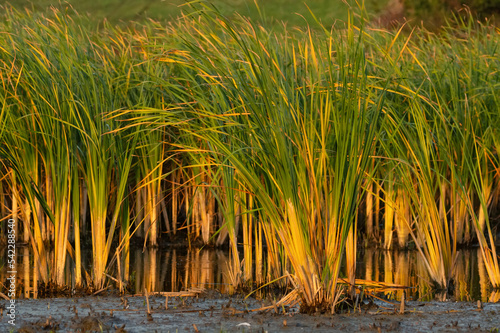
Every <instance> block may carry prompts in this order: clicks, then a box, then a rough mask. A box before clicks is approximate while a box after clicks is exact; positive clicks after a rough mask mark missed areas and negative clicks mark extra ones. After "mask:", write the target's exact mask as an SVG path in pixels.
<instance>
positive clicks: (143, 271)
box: [0, 247, 500, 302]
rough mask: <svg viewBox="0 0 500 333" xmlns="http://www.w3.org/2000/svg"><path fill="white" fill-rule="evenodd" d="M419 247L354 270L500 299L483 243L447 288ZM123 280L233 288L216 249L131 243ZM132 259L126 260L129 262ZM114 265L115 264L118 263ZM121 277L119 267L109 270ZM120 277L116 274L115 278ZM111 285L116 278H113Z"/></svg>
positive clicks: (448, 296)
mask: <svg viewBox="0 0 500 333" xmlns="http://www.w3.org/2000/svg"><path fill="white" fill-rule="evenodd" d="M83 256H84V258H86V260H85V262H86V263H87V265H86V267H85V269H86V271H87V272H90V269H91V267H90V262H91V251H85V252H84V253H83ZM5 258H6V250H5V249H0V268H1V267H5V265H6V262H5ZM418 259H419V258H418V253H417V252H416V251H383V250H376V249H364V250H363V251H361V252H360V253H359V254H358V263H357V271H356V275H357V277H358V278H360V279H364V280H369V281H381V282H385V283H390V284H398V285H404V286H407V287H409V288H408V289H406V290H405V291H403V290H399V291H388V292H386V293H382V295H381V296H383V297H386V298H388V299H396V300H398V299H400V298H401V296H402V293H403V292H405V293H406V294H405V297H406V299H413V300H420V301H430V300H436V301H450V300H452V301H476V300H481V301H483V302H498V301H499V300H500V293H499V292H498V291H494V290H493V288H492V287H491V284H490V282H489V280H488V276H487V272H486V268H485V266H484V263H483V260H482V257H481V254H480V252H479V249H471V250H461V251H459V252H458V257H457V262H456V270H455V274H454V277H453V280H452V283H451V285H450V288H449V290H448V291H436V290H435V289H434V288H433V285H432V283H431V281H430V279H429V278H428V276H427V272H426V269H425V267H424V265H423V263H422V262H421V261H420V260H418ZM67 261H68V262H67V265H66V267H67V268H66V271H65V281H66V284H67V285H68V286H72V287H74V284H75V283H74V281H75V279H74V276H73V272H74V262H73V261H72V260H71V258H68V259H67ZM121 261H122V262H123V268H122V270H123V271H122V276H123V279H122V282H123V283H122V285H123V287H124V288H125V290H126V291H127V292H129V293H141V292H142V291H143V290H144V289H147V290H148V292H162V291H166V292H169V291H172V292H175V291H182V290H188V289H192V288H208V289H216V290H218V291H220V292H222V293H228V292H230V291H231V290H230V285H231V284H230V281H229V275H228V266H227V263H228V255H227V254H226V253H225V252H224V251H222V250H214V249H191V250H189V249H187V248H175V249H158V248H145V249H143V248H142V247H141V248H135V249H131V251H130V255H129V258H128V259H127V258H122V260H121ZM127 261H128V263H127ZM115 266H116V265H115ZM33 274H34V265H33V256H32V255H31V254H30V253H29V248H28V247H20V248H19V250H18V258H17V292H18V295H17V296H18V297H19V298H37V297H38V290H37V283H36V280H34V279H33ZM108 274H109V276H111V277H117V276H118V273H117V270H116V269H115V270H114V271H111V272H108ZM7 277H8V274H7V271H6V270H5V269H0V282H2V284H1V285H0V291H1V292H3V293H4V294H5V293H6V287H5V286H6V285H7V283H6V281H7V280H6V279H7ZM115 281H116V280H115ZM110 284H111V286H110V287H111V288H117V287H118V283H116V282H114V281H112V280H111V282H110Z"/></svg>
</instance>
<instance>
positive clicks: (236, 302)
mask: <svg viewBox="0 0 500 333" xmlns="http://www.w3.org/2000/svg"><path fill="white" fill-rule="evenodd" d="M165 300H166V298H165V297H164V296H149V307H150V312H149V313H148V305H147V303H148V302H147V301H146V297H144V296H124V297H120V296H86V297H80V298H47V299H22V300H17V301H16V326H12V325H10V324H9V323H8V320H9V319H10V318H9V317H7V315H6V314H7V313H6V310H3V309H2V308H5V307H7V306H8V303H7V301H1V302H2V303H0V311H1V312H2V315H1V316H0V331H1V332H9V331H13V332H41V331H47V332H50V331H58V332H155V331H156V332H177V331H178V332H235V331H239V332H308V331H309V332H311V331H314V332H332V331H336V332H360V331H366V332H498V330H499V329H500V304H498V303H484V304H481V305H480V306H478V304H477V303H475V302H474V303H471V302H414V301H412V302H407V303H406V306H405V309H404V314H401V313H400V311H401V308H400V305H399V304H395V305H393V304H390V303H385V302H381V301H375V302H366V304H364V305H363V306H362V307H361V309H358V310H357V311H353V310H351V311H347V312H344V313H342V314H334V315H331V314H320V313H316V314H311V315H306V314H301V313H298V308H297V307H294V308H283V307H276V308H275V307H271V309H270V310H267V311H264V310H262V311H252V310H255V309H259V308H262V307H264V306H269V305H270V304H272V303H270V302H267V303H266V302H263V301H258V300H256V299H252V298H249V299H246V300H245V299H244V298H243V297H241V296H224V295H220V294H219V293H217V292H214V291H210V292H206V293H203V294H200V295H199V296H196V297H169V298H168V309H166V308H165ZM277 312H278V313H277Z"/></svg>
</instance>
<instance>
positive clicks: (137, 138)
mask: <svg viewBox="0 0 500 333" xmlns="http://www.w3.org/2000/svg"><path fill="white" fill-rule="evenodd" d="M190 6H191V8H189V6H188V7H187V8H189V9H188V10H187V14H185V15H184V16H182V17H180V18H179V19H178V20H177V21H174V22H172V23H171V24H169V25H167V26H164V25H162V24H159V23H157V22H153V21H151V22H147V23H144V24H139V23H134V24H132V23H131V24H130V26H129V27H127V28H117V27H112V26H110V25H109V24H103V25H102V27H101V28H100V29H99V30H96V29H92V28H90V26H89V24H88V22H87V21H85V18H83V17H80V16H78V15H67V14H66V13H63V12H59V11H57V10H54V11H53V12H51V13H48V14H47V15H41V14H35V13H30V12H29V11H27V12H22V13H21V12H16V11H15V10H12V9H11V8H9V7H6V8H5V10H4V11H2V14H0V17H2V18H5V19H2V20H0V30H1V31H4V32H5V33H2V34H0V140H1V141H0V159H1V164H0V191H1V192H2V193H0V212H1V214H2V215H5V216H2V217H0V219H3V218H5V217H6V216H18V217H19V219H20V220H22V221H23V223H24V224H23V225H22V226H21V228H22V234H23V235H22V237H25V239H26V240H27V241H28V242H29V244H30V251H31V253H32V254H33V259H32V260H33V261H32V264H33V266H34V267H35V271H36V272H37V273H36V274H37V275H36V276H35V277H34V283H35V284H36V282H35V281H43V282H46V283H47V282H49V281H54V282H56V283H57V284H62V285H66V284H67V285H69V284H73V283H75V284H87V285H91V284H93V285H94V286H95V287H96V288H104V287H105V286H106V284H107V283H109V282H110V281H112V280H108V279H107V277H108V276H112V275H113V274H115V273H117V274H118V275H119V276H118V279H115V280H116V281H115V282H116V283H118V284H119V285H120V288H121V289H122V287H123V285H122V284H124V283H125V281H127V280H131V279H132V277H131V276H129V273H130V274H132V272H130V270H129V267H128V265H127V262H128V258H129V252H128V251H129V250H128V249H129V242H130V240H132V239H134V238H137V239H140V240H141V241H142V242H143V244H144V243H145V244H148V241H147V240H149V245H155V244H158V243H159V242H161V241H162V238H163V237H165V236H166V237H170V238H171V239H172V240H179V239H180V238H181V237H184V236H185V238H186V239H187V240H188V246H190V247H192V246H193V245H195V244H211V245H213V246H217V247H219V246H227V244H229V247H228V249H229V251H230V253H229V256H225V255H224V256H220V258H222V259H220V260H221V261H222V260H224V261H225V263H227V265H226V266H224V270H225V273H226V276H225V280H224V282H225V283H228V284H230V285H231V288H232V290H233V291H234V290H235V288H238V287H245V288H247V287H248V286H252V285H253V284H252V282H257V283H258V284H259V286H262V285H263V284H267V283H275V284H277V285H279V286H282V287H284V286H287V285H288V286H293V288H294V289H295V291H294V292H293V293H292V294H291V296H290V298H291V297H292V296H294V295H299V297H300V299H301V300H302V309H303V310H304V311H310V310H313V309H316V308H320V309H323V310H325V311H334V310H335V308H336V303H337V302H338V301H339V300H340V299H341V298H340V297H341V295H342V293H343V292H344V291H347V290H344V287H345V286H346V283H344V282H349V283H350V287H349V288H348V289H349V290H348V291H349V294H350V295H351V297H353V295H354V292H356V286H354V284H356V283H360V280H359V279H356V276H355V262H356V255H357V254H356V249H357V247H359V246H360V244H363V243H362V242H359V240H361V238H362V237H363V236H364V235H366V236H367V237H369V240H367V239H365V244H373V245H375V246H380V247H383V248H385V249H391V248H393V247H395V244H396V243H397V247H402V248H406V249H416V251H418V253H419V262H418V264H417V270H418V274H420V275H424V276H426V277H427V278H428V279H429V280H430V281H432V283H430V284H426V285H425V286H420V287H419V288H420V289H419V290H421V291H422V292H425V293H426V292H427V291H428V290H429V289H430V288H434V289H436V288H439V289H443V290H444V289H447V288H449V287H450V286H452V285H453V284H452V283H451V281H452V280H453V279H454V280H458V279H460V278H461V277H460V275H459V274H457V273H456V272H457V265H460V266H464V265H463V263H459V264H457V258H459V254H458V250H457V248H458V246H459V245H461V244H471V243H472V244H479V248H480V254H481V263H482V266H481V267H484V272H483V273H485V274H482V275H483V279H488V280H489V283H491V285H492V286H495V287H498V286H499V282H498V281H499V278H498V276H499V265H498V254H497V253H496V248H495V245H494V244H495V234H494V233H495V227H496V223H498V222H497V221H498V213H499V201H500V186H499V183H500V181H499V180H500V160H499V151H500V139H499V138H500V133H499V129H500V115H499V113H498V110H499V108H500V103H499V99H498V96H500V83H499V82H500V76H499V73H500V60H499V59H500V58H499V57H498V56H497V50H498V46H499V45H498V44H499V42H500V34H499V32H498V29H497V28H494V27H491V26H489V25H488V24H482V23H477V22H476V21H474V20H473V19H472V18H469V19H465V18H463V17H457V18H456V20H455V22H451V23H449V25H448V26H446V27H444V28H443V29H442V31H441V32H440V33H439V34H433V33H430V32H428V31H426V30H425V29H423V28H415V29H406V27H403V28H401V29H400V30H396V31H393V30H384V29H380V28H376V27H373V26H370V25H369V24H368V23H366V22H365V23H363V22H362V19H357V21H356V22H361V23H363V24H361V25H360V27H358V26H356V25H354V24H353V23H352V21H349V22H346V23H345V24H344V25H342V24H338V25H336V27H334V28H332V29H330V28H327V29H324V27H323V26H322V25H320V24H318V22H316V21H314V20H310V22H312V23H311V24H314V26H313V28H304V29H299V28H297V29H295V28H294V29H292V28H289V27H287V26H286V25H283V26H280V27H277V25H274V26H273V27H272V28H266V27H263V26H260V25H258V24H256V23H254V22H252V21H250V20H248V19H245V18H243V17H235V18H234V19H232V20H228V19H227V18H226V17H224V16H223V15H222V14H220V13H219V12H217V10H215V9H214V8H212V7H211V6H210V5H209V3H208V2H203V1H196V2H193V3H191V4H190ZM408 31H409V32H408ZM16 214H17V215H16ZM355 222H356V223H355ZM382 230H383V234H382ZM408 234H409V235H410V237H408ZM377 236H378V237H377ZM348 240H349V242H348ZM86 246H88V248H91V249H92V263H91V266H88V265H87V264H86V263H85V260H82V259H83V258H82V252H83V250H84V249H85V247H86ZM153 247H154V246H153ZM240 251H241V252H240ZM151 253H152V255H154V251H152V252H151ZM386 256H387V261H386V265H387V271H388V273H387V274H389V275H387V276H385V278H386V279H387V282H388V283H389V282H390V283H394V281H395V279H396V280H398V281H400V282H401V283H402V281H406V277H403V276H400V277H398V278H396V276H394V278H395V279H393V278H392V274H393V268H394V266H393V265H392V264H391V263H392V261H391V260H392V254H391V253H389V252H388V253H387V254H386ZM398 258H399V259H398V262H399V261H403V259H401V256H399V257H398ZM116 259H117V260H118V261H117V260H116ZM197 260H198V259H197ZM460 260H461V259H460ZM71 261H73V262H74V264H75V277H74V280H68V279H67V277H68V276H69V275H68V274H67V273H68V272H67V270H68V268H69V265H68V264H67V263H68V262H71ZM343 261H345V262H346V263H347V267H346V270H343V269H342V270H341V268H340V267H341V263H342V262H343ZM118 263H119V265H118ZM72 264H73V263H72ZM137 265H138V267H140V264H137ZM398 265H400V264H398ZM125 266H126V267H125ZM153 266H154V265H153ZM88 271H90V272H91V274H85V272H88ZM172 274H173V273H172ZM344 275H347V277H348V279H347V280H346V279H343V278H344V277H345V276H344ZM369 275H370V276H374V277H375V276H376V274H369ZM86 277H87V280H86ZM339 278H342V283H339ZM173 280H175V278H174V279H173ZM201 280H202V277H200V281H201ZM148 281H149V282H148V288H149V289H151V290H153V289H154V288H156V287H155V286H156V282H155V280H154V278H152V279H151V280H148ZM139 282H140V281H139ZM139 282H137V281H136V283H137V286H139V287H144V286H142V285H141V283H139ZM455 282H456V281H455ZM364 283H369V282H366V281H365V282H364ZM419 292H420V291H419Z"/></svg>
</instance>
